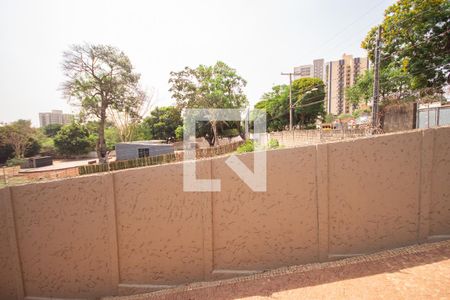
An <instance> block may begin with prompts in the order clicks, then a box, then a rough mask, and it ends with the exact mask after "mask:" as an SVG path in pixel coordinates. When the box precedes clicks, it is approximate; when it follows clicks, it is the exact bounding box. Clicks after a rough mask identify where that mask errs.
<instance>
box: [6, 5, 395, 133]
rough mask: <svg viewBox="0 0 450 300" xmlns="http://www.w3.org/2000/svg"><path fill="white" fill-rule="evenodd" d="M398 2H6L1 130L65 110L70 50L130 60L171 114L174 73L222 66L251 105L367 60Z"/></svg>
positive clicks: (154, 101) (154, 103)
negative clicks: (306, 74)
mask: <svg viewBox="0 0 450 300" xmlns="http://www.w3.org/2000/svg"><path fill="white" fill-rule="evenodd" d="M392 3H394V1H392V0H371V1H369V0H341V1H337V0H308V1H305V0H273V1H272V0H240V1H238V0H221V1H217V0H184V1H181V0H179V1H173V0H159V1H151V0H147V1H145V0H142V1H137V0H127V1H111V0H105V1H103V0H101V1H99V0H90V1H89V0H87V1H85V0H54V1H50V0H39V1H36V0H27V1H24V0H0V122H12V121H15V120H17V119H28V120H32V122H33V124H34V125H35V126H38V125H39V124H38V122H39V119H38V113H39V112H46V111H50V110H52V109H62V110H64V112H67V113H76V109H75V108H73V107H71V106H70V105H69V104H67V101H66V100H65V99H64V98H63V96H62V93H61V91H60V86H61V84H62V82H64V80H65V78H64V76H63V73H62V69H61V62H62V53H63V51H65V50H68V48H69V46H70V45H72V44H82V43H92V44H109V45H112V46H115V47H117V48H119V49H120V50H122V51H124V52H125V54H127V55H128V57H129V58H130V60H131V62H132V64H133V66H134V68H135V69H136V71H137V72H139V73H141V75H142V77H141V84H142V86H143V87H144V88H145V89H147V90H148V91H149V92H152V91H154V92H153V95H154V96H153V99H152V106H153V107H155V106H165V105H172V104H174V101H173V100H172V99H171V97H170V93H169V91H168V89H169V85H168V80H169V73H170V71H179V70H181V69H183V68H184V67H185V66H190V67H196V66H198V65H199V64H206V65H212V64H214V63H215V62H216V61H218V60H221V61H224V62H225V63H227V64H228V65H229V66H231V67H233V68H235V69H236V70H237V73H238V74H239V75H240V76H242V77H243V78H244V79H246V80H247V86H246V89H245V92H246V95H247V97H248V99H249V102H250V104H252V105H253V104H255V103H256V102H257V101H258V100H259V99H260V97H261V96H262V94H263V93H264V92H267V91H270V90H271V88H272V86H273V85H275V84H282V83H288V78H287V77H286V76H281V75H280V73H281V72H289V71H292V70H293V67H294V66H298V65H302V64H311V63H312V60H313V59H316V58H324V59H325V60H326V61H330V60H337V59H339V58H340V57H341V56H342V54H344V53H348V54H353V55H354V56H366V53H365V51H364V50H363V49H361V48H360V44H361V41H362V40H363V39H364V37H365V35H366V33H367V32H368V31H369V29H370V28H371V27H373V26H375V25H377V24H379V23H380V22H381V20H382V17H383V11H384V9H386V8H387V7H388V6H389V5H391V4H392Z"/></svg>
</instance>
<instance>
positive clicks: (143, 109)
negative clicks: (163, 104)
mask: <svg viewBox="0 0 450 300" xmlns="http://www.w3.org/2000/svg"><path fill="white" fill-rule="evenodd" d="M153 95H154V93H153V90H152V91H151V93H150V94H148V93H145V92H140V96H139V99H138V101H136V104H135V107H134V108H133V110H131V111H130V110H122V111H118V110H117V109H113V108H112V107H110V108H109V109H108V116H109V118H110V119H111V120H112V122H113V123H114V125H115V126H116V128H117V130H118V131H119V138H120V141H121V142H130V141H132V140H133V138H134V136H135V131H136V128H137V126H138V125H139V122H140V121H141V120H142V119H143V118H144V116H146V115H147V114H148V113H149V111H150V104H151V100H152V98H153Z"/></svg>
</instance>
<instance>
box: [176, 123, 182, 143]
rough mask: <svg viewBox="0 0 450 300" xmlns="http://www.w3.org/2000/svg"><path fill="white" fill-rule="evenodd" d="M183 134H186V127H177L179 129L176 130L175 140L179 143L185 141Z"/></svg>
mask: <svg viewBox="0 0 450 300" xmlns="http://www.w3.org/2000/svg"><path fill="white" fill-rule="evenodd" d="M183 134H184V127H183V125H180V126H178V127H177V129H175V139H176V140H177V141H181V140H182V139H183Z"/></svg>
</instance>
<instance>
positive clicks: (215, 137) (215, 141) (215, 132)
mask: <svg viewBox="0 0 450 300" xmlns="http://www.w3.org/2000/svg"><path fill="white" fill-rule="evenodd" d="M211 127H212V130H213V134H214V146H217V145H218V144H219V139H218V136H217V121H212V122H211Z"/></svg>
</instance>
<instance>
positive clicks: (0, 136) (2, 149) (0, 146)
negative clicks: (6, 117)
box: [0, 126, 14, 164]
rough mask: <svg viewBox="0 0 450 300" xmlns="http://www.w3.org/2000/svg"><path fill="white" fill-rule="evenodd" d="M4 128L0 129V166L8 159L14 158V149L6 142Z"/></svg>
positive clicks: (5, 129)
mask: <svg viewBox="0 0 450 300" xmlns="http://www.w3.org/2000/svg"><path fill="white" fill-rule="evenodd" d="M5 127H6V126H2V127H0V164H4V163H6V161H7V160H8V159H11V158H13V157H14V148H13V146H12V145H11V144H10V143H9V142H8V140H7V135H6V131H7V128H5Z"/></svg>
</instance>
